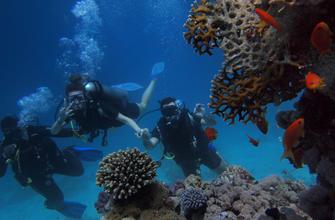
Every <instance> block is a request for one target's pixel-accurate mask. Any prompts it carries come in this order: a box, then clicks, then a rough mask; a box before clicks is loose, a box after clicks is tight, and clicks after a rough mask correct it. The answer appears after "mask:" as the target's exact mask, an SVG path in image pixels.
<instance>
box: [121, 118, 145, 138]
mask: <svg viewBox="0 0 335 220" xmlns="http://www.w3.org/2000/svg"><path fill="white" fill-rule="evenodd" d="M116 120H117V121H119V122H121V123H123V124H126V125H128V126H130V127H131V128H132V129H133V130H134V131H135V134H136V135H137V136H141V135H140V133H141V131H142V129H141V128H140V127H139V126H138V125H137V123H136V122H135V121H134V120H133V119H131V118H129V117H127V116H125V115H123V114H121V113H118V115H117V116H116Z"/></svg>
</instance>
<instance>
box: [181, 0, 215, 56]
mask: <svg viewBox="0 0 335 220" xmlns="http://www.w3.org/2000/svg"><path fill="white" fill-rule="evenodd" d="M213 9H214V6H213V4H211V3H209V2H207V1H206V0H201V2H200V3H195V4H194V5H193V6H192V10H191V15H190V17H189V19H188V20H187V22H186V23H185V25H184V26H185V27H186V28H187V29H188V32H186V33H184V37H185V39H186V40H187V42H188V43H189V44H193V47H194V48H195V49H196V51H197V52H198V53H199V54H200V55H201V54H204V53H207V54H209V55H212V52H211V49H213V48H214V47H218V46H219V40H218V37H217V36H216V33H215V29H214V28H213V27H212V26H211V25H210V24H208V15H210V14H212V13H213Z"/></svg>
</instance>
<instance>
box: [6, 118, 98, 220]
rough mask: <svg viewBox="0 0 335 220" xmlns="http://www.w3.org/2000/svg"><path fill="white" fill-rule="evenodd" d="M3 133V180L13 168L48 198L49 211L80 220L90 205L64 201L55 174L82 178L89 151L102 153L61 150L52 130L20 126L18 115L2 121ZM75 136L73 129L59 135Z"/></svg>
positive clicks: (25, 182)
mask: <svg viewBox="0 0 335 220" xmlns="http://www.w3.org/2000/svg"><path fill="white" fill-rule="evenodd" d="M1 131H2V132H3V134H4V139H3V141H2V142H1V145H0V177H2V176H4V175H5V173H6V169H7V166H8V165H11V167H12V169H13V172H14V175H15V179H16V180H17V181H18V182H19V183H20V184H21V185H22V186H24V187H27V186H30V187H31V188H32V189H33V190H35V191H36V192H38V193H39V194H41V195H42V196H43V197H45V198H46V201H45V206H46V207H47V208H49V209H54V210H57V211H59V212H60V213H62V214H63V215H65V216H68V217H71V218H80V217H81V216H82V214H83V212H84V210H85V208H86V206H85V205H83V204H80V203H76V202H69V201H64V196H63V193H62V191H61V190H60V188H59V187H58V186H57V184H56V183H55V181H54V180H53V178H52V175H53V174H62V175H67V176H80V175H82V174H83V172H84V169H83V165H82V163H81V161H80V159H82V158H81V156H82V155H83V153H88V151H87V150H90V153H92V152H93V151H94V153H99V152H98V151H97V150H95V149H94V150H92V149H88V148H80V147H74V146H73V147H67V148H65V149H64V150H62V151H61V150H59V149H58V147H57V145H56V144H55V142H54V141H53V140H52V139H51V138H50V137H55V136H54V135H52V134H51V132H50V129H48V128H47V127H45V126H25V127H20V126H18V119H17V118H16V117H15V116H7V117H5V118H3V119H2V120H1ZM71 136H73V133H72V130H70V129H68V130H67V129H62V130H61V131H60V132H59V134H58V135H57V137H71ZM101 157H102V152H100V158H101ZM96 159H99V158H96ZM91 161H92V160H91Z"/></svg>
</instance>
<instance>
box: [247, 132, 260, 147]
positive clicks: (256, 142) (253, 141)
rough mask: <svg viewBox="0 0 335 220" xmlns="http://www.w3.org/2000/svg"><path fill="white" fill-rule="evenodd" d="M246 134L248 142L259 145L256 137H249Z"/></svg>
mask: <svg viewBox="0 0 335 220" xmlns="http://www.w3.org/2000/svg"><path fill="white" fill-rule="evenodd" d="M247 136H248V139H249V142H250V143H251V144H252V145H254V146H255V147H258V145H259V140H256V139H254V138H252V137H250V136H249V135H247Z"/></svg>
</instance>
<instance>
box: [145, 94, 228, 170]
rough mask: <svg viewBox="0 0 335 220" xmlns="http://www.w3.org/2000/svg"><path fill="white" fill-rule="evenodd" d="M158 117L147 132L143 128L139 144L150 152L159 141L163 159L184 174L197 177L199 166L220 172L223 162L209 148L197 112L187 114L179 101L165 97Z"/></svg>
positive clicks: (187, 111) (225, 165) (201, 120)
mask: <svg viewBox="0 0 335 220" xmlns="http://www.w3.org/2000/svg"><path fill="white" fill-rule="evenodd" d="M160 111H161V113H162V117H161V118H160V120H159V121H158V123H157V125H156V127H155V128H154V129H153V131H152V132H151V133H150V132H149V131H148V130H147V129H144V131H143V133H142V139H143V144H144V146H145V147H146V148H148V149H150V148H153V147H155V146H156V145H157V144H158V143H159V142H162V144H163V146H164V158H166V159H173V160H175V162H176V163H177V164H178V165H179V166H180V167H181V168H182V170H183V172H184V175H185V176H188V175H190V174H199V172H200V171H199V170H200V165H201V164H203V165H205V166H207V167H208V168H210V169H212V170H213V171H215V172H217V173H222V172H223V171H224V170H225V169H226V167H227V163H226V162H225V161H224V160H223V159H222V158H221V157H220V156H219V155H218V154H217V153H216V152H215V151H213V150H211V149H210V148H209V140H208V138H207V137H206V135H205V133H204V130H203V128H202V124H204V123H209V124H211V123H213V121H210V122H206V121H205V119H206V118H205V117H202V116H203V115H202V116H201V115H200V114H196V113H199V111H195V113H191V112H190V111H189V110H188V109H187V108H186V107H185V106H184V104H183V102H182V101H180V100H177V99H175V98H172V97H167V98H165V99H163V100H161V101H160Z"/></svg>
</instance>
